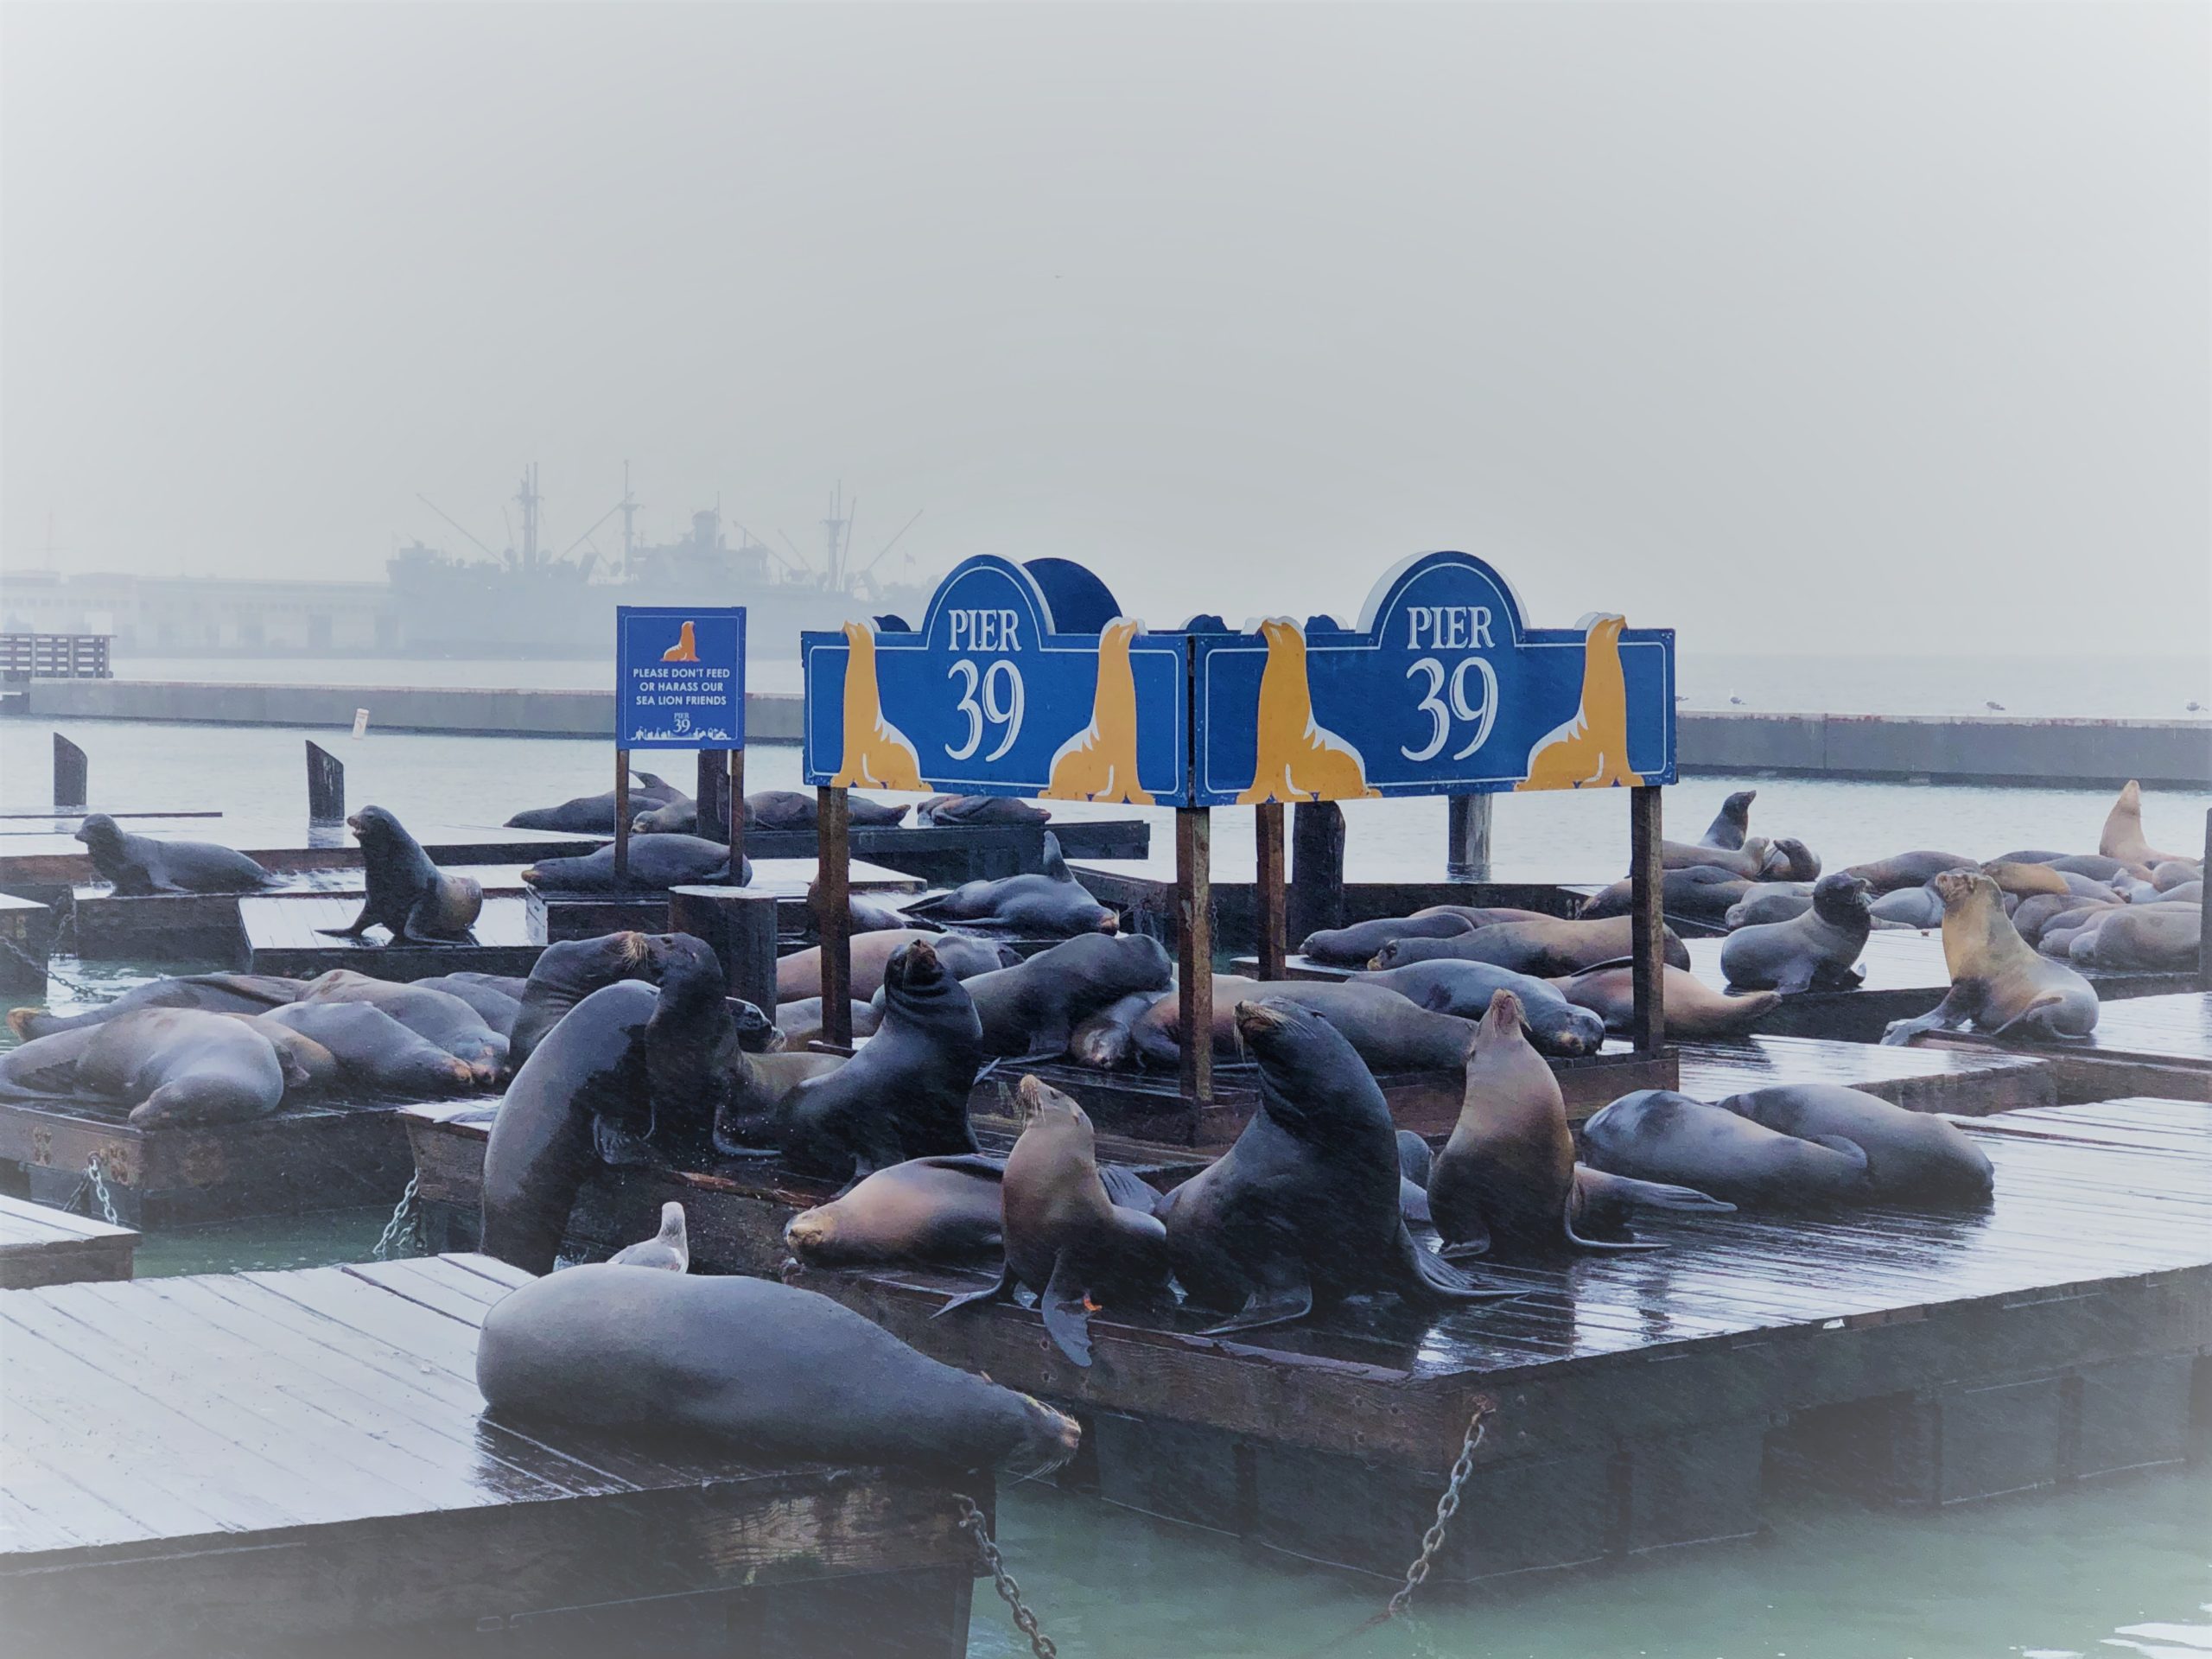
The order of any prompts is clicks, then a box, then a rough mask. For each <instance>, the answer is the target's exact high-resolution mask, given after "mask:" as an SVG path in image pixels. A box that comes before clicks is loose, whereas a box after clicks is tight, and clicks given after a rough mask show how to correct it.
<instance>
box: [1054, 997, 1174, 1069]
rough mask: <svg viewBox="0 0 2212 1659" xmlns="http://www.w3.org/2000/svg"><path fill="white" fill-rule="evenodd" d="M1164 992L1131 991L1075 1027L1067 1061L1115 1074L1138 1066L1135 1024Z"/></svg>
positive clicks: (1071, 1036)
mask: <svg viewBox="0 0 2212 1659" xmlns="http://www.w3.org/2000/svg"><path fill="white" fill-rule="evenodd" d="M1164 995H1166V991H1164V990H1160V991H1132V992H1130V993H1129V994H1128V995H1127V996H1124V997H1118V998H1116V1000H1115V1001H1111V1002H1109V1003H1108V1004H1107V1005H1106V1006H1105V1007H1103V1008H1101V1009H1099V1010H1098V1012H1097V1013H1096V1014H1092V1015H1090V1017H1089V1018H1088V1019H1086V1020H1083V1021H1082V1022H1081V1023H1080V1024H1078V1025H1077V1027H1076V1028H1075V1030H1074V1031H1073V1032H1072V1033H1070V1035H1069V1037H1068V1043H1067V1052H1068V1058H1070V1059H1071V1060H1073V1061H1074V1062H1075V1063H1076V1064H1077V1065H1087V1066H1090V1067H1091V1068H1092V1069H1093V1070H1095V1071H1121V1070H1122V1068H1124V1067H1126V1066H1133V1065H1135V1064H1136V1063H1137V1046H1136V1030H1135V1027H1136V1022H1137V1021H1138V1020H1141V1019H1142V1018H1144V1016H1145V1015H1146V1014H1148V1013H1150V1012H1151V1011H1152V1005H1153V1004H1154V1003H1155V1002H1157V1001H1160V998H1161V997H1162V996H1164Z"/></svg>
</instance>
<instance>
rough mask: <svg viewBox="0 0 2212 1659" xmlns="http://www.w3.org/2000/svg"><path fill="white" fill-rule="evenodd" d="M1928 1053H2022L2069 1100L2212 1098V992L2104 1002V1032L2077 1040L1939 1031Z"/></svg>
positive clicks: (2100, 1021)
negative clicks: (2122, 1095) (2117, 1095)
mask: <svg viewBox="0 0 2212 1659" xmlns="http://www.w3.org/2000/svg"><path fill="white" fill-rule="evenodd" d="M1914 1046H1915V1047H1916V1048H1917V1049H1920V1050H1923V1051H1940V1050H1945V1049H1948V1050H1951V1051H1953V1052H1963V1053H2000V1054H2019V1055H2024V1056H2029V1057H2032V1058H2037V1059H2040V1060H2042V1061H2044V1063H2045V1064H2046V1065H2049V1066H2050V1067H2051V1069H2052V1071H2053V1073H2054V1074H2055V1075H2056V1077H2057V1079H2058V1087H2059V1090H2060V1093H2061V1096H2062V1098H2065V1099H2070V1100H2094V1099H2098V1098H2101V1097H2102V1096H2108V1095H2111V1094H2113V1092H2114V1091H2115V1090H2129V1091H2140V1092H2142V1093H2145V1094H2158V1095H2168V1096H2175V1097H2177V1098H2180V1099H2185V1100H2197V1101H2212V991H2178V992H2175V993H2172V994H2171V995H2164V996H2140V997H2132V998H2129V999H2127V1000H2126V1001H2119V1002H2103V1003H2101V1004H2100V1005H2099V1007H2098V1009H2097V1028H2096V1030H2095V1031H2094V1032H2092V1033H2090V1034H2089V1035H2088V1037H2087V1038H2085V1039H2082V1040H2080V1041H2075V1042H2063V1043H2061V1042H2032V1041H2028V1040H2025V1039H2012V1038H2006V1039H1996V1038H1990V1037H1983V1036H1979V1035H1976V1034H1974V1033H1954V1032H1944V1033H1930V1034H1929V1035H1927V1036H1924V1037H1922V1038H1920V1039H1918V1040H1917V1042H1916V1044H1915V1045H1914Z"/></svg>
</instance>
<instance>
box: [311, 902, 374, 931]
mask: <svg viewBox="0 0 2212 1659" xmlns="http://www.w3.org/2000/svg"><path fill="white" fill-rule="evenodd" d="M370 924H371V918H370V915H369V907H368V906H366V905H363V906H361V913H360V914H359V916H356V917H355V918H353V926H351V927H318V928H317V929H315V931H316V932H318V933H321V934H322V935H324V936H325V937H326V938H333V939H358V938H360V937H361V935H362V934H364V933H365V932H367V931H369V927H370Z"/></svg>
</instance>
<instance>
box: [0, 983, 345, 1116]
mask: <svg viewBox="0 0 2212 1659" xmlns="http://www.w3.org/2000/svg"><path fill="white" fill-rule="evenodd" d="M8 1061H9V1063H8V1065H7V1068H6V1073H5V1088H4V1090H0V1092H4V1093H5V1094H6V1096H8V1097H10V1098H13V1099H28V1100H67V1099H72V1098H77V1097H82V1096H92V1097H93V1098H96V1099H102V1100H109V1101H113V1102H115V1103H117V1104H118V1105H122V1106H127V1107H129V1108H130V1121H131V1122H133V1123H136V1124H137V1125H139V1126H141V1127H142V1128H147V1127H153V1126H156V1125H169V1124H178V1123H236V1122H244V1121H245V1120H247V1119H251V1118H257V1117H266V1116H268V1115H269V1114H270V1113H271V1112H273V1111H275V1110H276V1109H277V1107H278V1106H280V1105H282V1104H283V1099H284V1092H285V1090H286V1089H287V1088H296V1087H300V1086H302V1085H305V1084H308V1082H309V1081H310V1078H309V1077H308V1074H307V1073H306V1072H305V1071H302V1070H301V1069H299V1067H298V1065H297V1063H296V1061H293V1060H291V1059H290V1058H289V1057H288V1056H287V1054H286V1053H285V1052H283V1051H282V1050H280V1049H279V1048H278V1046H277V1044H275V1043H273V1042H272V1041H271V1040H270V1038H269V1036H268V1034H267V1033H264V1032H262V1031H259V1030H257V1029H256V1028H255V1026H254V1022H253V1021H252V1020H240V1019H235V1018H232V1016H230V1015H228V1014H208V1013H205V1012H203V1011H202V1010H200V1009H198V1008H159V1007H155V1008H138V1009H136V1010H134V1011H132V1012H131V1013H129V1014H118V1015H117V1016H116V1017H115V1018H114V1019H112V1020H105V1021H104V1022H102V1023H101V1024H99V1025H96V1026H92V1027H84V1028H81V1029H79V1030H76V1031H65V1032H58V1033H55V1034H54V1035H53V1036H51V1037H42V1038H39V1039H35V1040H34V1041H32V1042H29V1043H26V1044H24V1045H23V1046H22V1048H20V1049H18V1050H16V1051H15V1052H13V1053H12V1054H10V1056H9V1057H8Z"/></svg>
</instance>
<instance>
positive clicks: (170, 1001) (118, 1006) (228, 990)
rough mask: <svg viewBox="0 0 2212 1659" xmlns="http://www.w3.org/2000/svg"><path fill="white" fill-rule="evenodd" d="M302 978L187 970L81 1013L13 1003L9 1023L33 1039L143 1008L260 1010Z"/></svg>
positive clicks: (297, 987)
mask: <svg viewBox="0 0 2212 1659" xmlns="http://www.w3.org/2000/svg"><path fill="white" fill-rule="evenodd" d="M307 984H308V982H307V981H305V980H303V979H285V978H283V977H281V976H277V975H274V974H187V975H185V976H182V977H181V978H175V979H156V980H150V981H149V982H147V983H145V984H143V985H134V986H132V987H131V988H130V989H129V990H127V991H125V992H124V993H123V995H120V996H118V997H117V998H116V999H115V1000H114V1001H112V1002H104V1003H102V1004H101V1005H100V1006H99V1007H96V1008H87V1009H86V1011H85V1012H84V1013H82V1014H49V1013H47V1012H44V1011H43V1010H41V1009H38V1008H10V1010H9V1011H8V1029H9V1030H10V1031H12V1032H14V1033H16V1036H17V1037H20V1038H22V1039H24V1040H25V1041H29V1039H32V1038H34V1037H51V1036H53V1035H54V1034H55V1033H58V1032H64V1031H79V1030H82V1029H84V1028H85V1027H87V1026H97V1025H100V1024H103V1023H105V1021H107V1020H112V1019H114V1018H116V1017H117V1016H118V1014H133V1013H136V1012H137V1010H139V1009H140V1008H198V1009H199V1010H200V1011H201V1012H202V1013H204V1014H262V1013H265V1012H266V1011H268V1010H269V1009H270V1008H275V1007H283V1005H284V1004H285V1003H287V1002H292V1001H297V1000H298V998H299V995H300V993H301V992H302V991H304V990H305V989H307Z"/></svg>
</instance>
